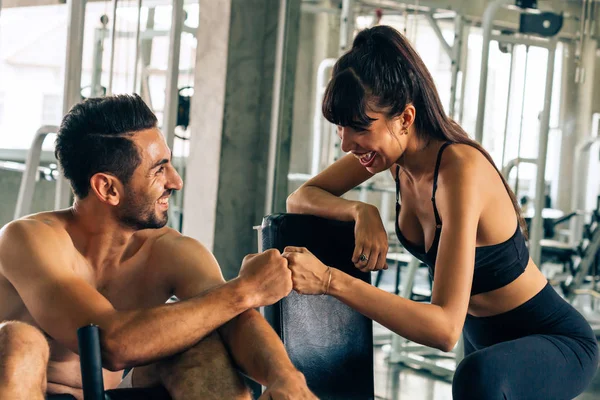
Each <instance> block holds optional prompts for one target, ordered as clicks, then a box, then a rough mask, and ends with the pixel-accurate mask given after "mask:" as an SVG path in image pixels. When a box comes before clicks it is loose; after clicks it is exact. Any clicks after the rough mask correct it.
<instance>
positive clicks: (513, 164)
mask: <svg viewBox="0 0 600 400" xmlns="http://www.w3.org/2000/svg"><path fill="white" fill-rule="evenodd" d="M519 164H537V158H520V157H517V158H514V159H512V160H510V161H509V162H507V163H506V165H505V166H504V167H503V168H502V175H504V178H505V179H507V180H508V176H509V175H510V172H511V171H512V169H513V168H514V167H516V166H517V165H519Z"/></svg>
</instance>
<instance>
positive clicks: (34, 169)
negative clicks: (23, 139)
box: [14, 125, 58, 219]
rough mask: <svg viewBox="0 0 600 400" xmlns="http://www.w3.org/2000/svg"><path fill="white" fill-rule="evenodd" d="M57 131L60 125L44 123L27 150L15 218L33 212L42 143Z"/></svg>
mask: <svg viewBox="0 0 600 400" xmlns="http://www.w3.org/2000/svg"><path fill="white" fill-rule="evenodd" d="M57 131H58V126H50V125H44V126H42V127H41V128H40V129H38V130H37V132H36V133H35V136H34V138H33V143H32V144H31V147H29V150H27V159H26V161H25V170H24V171H23V175H22V176H21V185H20V186H19V194H18V195H17V206H16V208H15V214H14V219H19V218H21V217H23V216H25V215H28V214H29V213H30V212H31V204H32V203H33V194H34V191H35V182H36V181H37V174H38V167H39V166H40V158H41V157H42V145H43V144H44V139H46V136H48V134H50V133H56V132H57Z"/></svg>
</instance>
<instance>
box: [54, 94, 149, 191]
mask: <svg viewBox="0 0 600 400" xmlns="http://www.w3.org/2000/svg"><path fill="white" fill-rule="evenodd" d="M156 124H157V120H156V116H155V115H154V113H153V112H152V110H150V108H149V107H148V106H147V105H146V103H144V101H143V100H142V99H141V98H140V97H139V96H138V95H133V96H131V95H117V96H108V97H101V98H92V99H87V100H85V101H83V102H81V103H79V104H76V105H75V106H74V107H73V108H72V109H71V110H70V111H69V112H68V113H67V115H65V116H64V118H63V120H62V123H61V124H60V128H59V130H58V136H57V138H56V149H55V151H54V154H55V155H56V158H57V159H58V161H59V163H60V166H61V168H62V170H63V173H64V174H65V177H66V178H67V179H68V180H69V181H70V182H71V187H72V188H73V192H74V193H75V195H76V196H77V197H78V198H80V199H83V198H85V197H86V196H87V195H88V192H89V190H90V178H91V177H92V176H93V175H94V174H97V173H99V172H105V173H109V174H112V175H114V176H116V177H117V178H118V179H119V180H120V181H121V182H122V183H123V184H127V183H128V182H129V180H130V179H131V176H132V175H133V172H134V171H135V169H136V168H137V167H138V166H139V165H140V163H141V157H140V154H139V152H138V149H137V147H136V145H135V143H133V141H132V140H131V137H132V136H133V134H134V133H135V132H138V131H141V130H144V129H150V128H154V127H156Z"/></svg>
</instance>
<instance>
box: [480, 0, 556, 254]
mask: <svg viewBox="0 0 600 400" xmlns="http://www.w3.org/2000/svg"><path fill="white" fill-rule="evenodd" d="M511 2H512V0H495V1H493V2H491V3H490V4H489V5H488V6H487V8H486V9H485V12H484V14H483V45H482V50H481V53H482V58H481V71H480V82H479V99H478V106H477V122H476V126H475V140H477V141H478V142H479V143H483V127H484V120H485V102H486V94H487V78H488V64H489V54H490V43H491V41H492V40H497V41H501V42H505V43H513V44H525V45H528V46H537V47H543V48H546V49H548V65H547V68H546V85H545V93H544V109H543V111H542V118H541V123H540V133H539V141H538V157H537V173H536V189H535V191H536V194H535V202H534V204H535V215H534V217H533V220H532V222H531V234H530V249H529V250H530V254H531V258H532V259H533V261H534V262H535V263H536V264H538V265H539V262H540V259H541V247H540V243H539V242H540V239H542V209H543V208H544V190H545V173H546V157H547V153H548V134H549V127H550V105H551V100H552V83H553V79H554V63H555V58H556V45H557V42H558V40H557V38H556V37H554V38H552V39H549V40H548V39H539V38H536V37H533V36H522V35H493V34H492V29H493V25H494V16H495V15H496V13H497V12H498V11H499V10H500V9H501V8H502V7H504V6H506V5H508V4H510V3H511ZM519 11H520V12H524V11H523V10H519Z"/></svg>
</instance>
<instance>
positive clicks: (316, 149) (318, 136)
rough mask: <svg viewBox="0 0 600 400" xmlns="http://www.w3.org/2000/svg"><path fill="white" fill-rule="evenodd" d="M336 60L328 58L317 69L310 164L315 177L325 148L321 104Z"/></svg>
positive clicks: (311, 172)
mask: <svg viewBox="0 0 600 400" xmlns="http://www.w3.org/2000/svg"><path fill="white" fill-rule="evenodd" d="M335 62H336V59H335V58H326V59H324V60H323V61H321V63H320V64H319V68H318V69H317V87H316V88H315V109H314V115H313V132H312V133H313V142H312V145H313V149H312V158H311V164H310V174H311V175H312V176H315V175H317V174H318V173H319V169H320V168H319V167H320V164H321V149H322V148H323V143H322V137H323V135H322V130H323V116H322V114H321V102H322V100H323V93H324V90H325V83H326V82H327V75H326V72H327V70H328V69H329V68H331V67H333V65H334V64H335Z"/></svg>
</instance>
